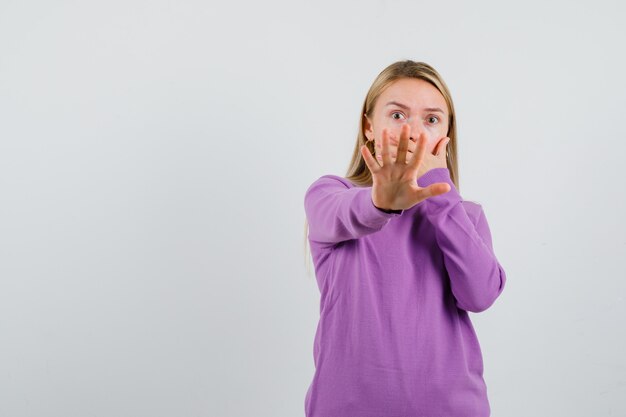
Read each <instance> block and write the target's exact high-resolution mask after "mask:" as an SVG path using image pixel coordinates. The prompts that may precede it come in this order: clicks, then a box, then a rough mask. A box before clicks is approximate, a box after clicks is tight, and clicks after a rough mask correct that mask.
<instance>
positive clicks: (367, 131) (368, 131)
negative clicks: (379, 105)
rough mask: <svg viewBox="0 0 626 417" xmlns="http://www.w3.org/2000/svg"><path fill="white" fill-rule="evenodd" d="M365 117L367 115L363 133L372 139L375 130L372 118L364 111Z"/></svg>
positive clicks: (368, 138)
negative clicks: (373, 129)
mask: <svg viewBox="0 0 626 417" xmlns="http://www.w3.org/2000/svg"><path fill="white" fill-rule="evenodd" d="M363 117H365V122H364V123H363V133H364V134H365V137H366V138H367V140H372V135H373V133H374V132H373V131H372V123H371V122H370V119H369V118H368V117H367V114H365V113H363Z"/></svg>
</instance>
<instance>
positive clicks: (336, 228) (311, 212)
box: [304, 175, 404, 245]
mask: <svg viewBox="0 0 626 417" xmlns="http://www.w3.org/2000/svg"><path fill="white" fill-rule="evenodd" d="M304 209H305V212H306V217H307V221H308V223H309V240H311V241H314V242H317V243H322V244H330V245H332V244H335V243H338V242H341V241H345V240H349V239H358V238H360V237H362V236H365V235H368V234H370V233H374V232H377V231H379V230H381V229H382V228H383V226H385V225H386V224H387V223H388V222H389V220H390V219H392V218H394V217H398V216H401V215H402V213H403V212H404V210H396V211H390V212H387V211H383V210H382V209H379V208H378V207H376V206H375V205H374V203H373V201H372V187H349V186H348V185H346V184H345V183H344V182H342V181H340V180H339V179H338V178H334V177H333V176H327V175H325V176H322V177H320V178H319V179H318V180H316V181H315V182H314V183H313V184H312V185H311V186H310V187H309V188H308V190H307V191H306V193H305V196H304Z"/></svg>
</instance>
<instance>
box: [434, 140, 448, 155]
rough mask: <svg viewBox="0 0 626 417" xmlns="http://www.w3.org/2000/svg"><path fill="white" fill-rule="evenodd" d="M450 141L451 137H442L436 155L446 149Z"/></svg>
mask: <svg viewBox="0 0 626 417" xmlns="http://www.w3.org/2000/svg"><path fill="white" fill-rule="evenodd" d="M448 142H450V138H449V137H445V138H443V139H441V140H440V141H439V143H438V144H437V152H436V153H435V155H439V154H440V153H441V151H442V150H445V149H446V146H447V145H448Z"/></svg>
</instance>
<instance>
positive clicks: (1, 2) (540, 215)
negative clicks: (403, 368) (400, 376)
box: [0, 0, 626, 417]
mask: <svg viewBox="0 0 626 417" xmlns="http://www.w3.org/2000/svg"><path fill="white" fill-rule="evenodd" d="M625 11H626V6H624V3H623V2H618V1H565V0H562V1H541V2H540V1H537V0H532V1H523V2H500V1H495V0H494V1H473V2H461V1H458V2H449V1H437V2H424V1H391V0H380V1H371V0H362V1H343V2H340V1H332V2H331V1H316V2H312V1H307V2H298V1H286V0H285V1H269V2H255V1H246V2H228V3H227V2H220V3H217V2H212V1H209V2H203V1H164V0H150V1H148V0H145V1H138V0H124V1H120V0H115V1H87V2H79V1H17V0H16V1H9V0H0V416H2V417H5V416H6V417H26V416H33V417H34V416H37V417H40V416H55V417H56V416H58V417H68V416H76V417H84V416H94V417H100V416H102V417H104V416H133V417H135V416H150V417H161V416H163V417H165V416H176V417H186V416H189V417H191V416H207V417H208V416H211V417H214V416H215V417H231V416H232V417H243V416H251V417H259V416H268V417H283V416H284V417H292V416H303V415H304V397H305V393H306V390H307V388H308V385H309V383H310V381H311V379H312V377H313V370H314V368H313V366H314V365H313V338H314V334H315V330H316V326H317V320H318V318H319V290H318V288H317V284H316V282H315V277H314V275H313V272H312V271H311V272H310V273H307V270H306V267H305V257H304V252H303V250H304V248H303V244H304V229H303V228H304V219H305V214H304V205H303V204H304V203H303V198H304V193H305V191H306V189H307V187H308V186H309V185H310V184H311V183H312V182H313V181H314V180H315V179H317V178H318V177H320V176H321V175H324V174H336V175H342V176H343V175H345V173H346V169H347V167H348V162H349V160H350V157H351V154H352V150H353V148H354V144H355V140H356V133H357V126H358V122H359V113H360V109H361V105H362V102H363V99H364V98H365V94H366V92H367V89H368V88H369V86H370V84H371V82H372V81H373V80H374V78H375V77H376V75H378V73H379V72H380V71H381V70H382V69H383V68H385V67H386V66H387V65H389V64H391V63H392V62H395V61H397V60H403V59H412V60H415V61H424V62H427V63H429V64H431V65H433V66H434V67H435V68H436V69H437V70H438V71H439V72H440V73H441V75H442V76H443V78H444V80H445V81H446V83H447V84H448V86H449V87H450V90H451V92H452V96H453V100H454V103H455V105H456V110H457V114H458V133H459V138H458V139H459V158H460V191H461V195H462V196H463V197H464V198H465V199H468V200H474V201H478V202H480V203H481V204H482V205H483V208H484V210H485V213H486V215H487V219H488V221H489V224H490V228H491V232H492V236H493V243H494V249H495V252H496V255H497V256H498V259H499V261H500V262H501V264H502V265H503V267H504V269H505V270H506V272H507V279H508V281H507V286H506V288H505V290H504V292H503V294H502V295H501V296H500V298H499V299H498V300H497V301H496V303H495V304H494V305H493V306H492V307H491V308H490V309H488V310H486V311H485V312H483V313H478V314H474V313H471V314H470V317H471V319H472V321H473V323H474V325H475V328H476V331H477V333H478V337H479V340H480V343H481V349H482V352H483V357H484V362H485V374H484V377H485V381H486V383H487V387H488V395H489V399H490V404H491V408H492V415H493V416H494V417H526V416H534V417H543V416H546V417H552V416H570V417H578V416H580V417H583V416H584V417H587V416H591V415H593V416H596V417H600V416H624V415H626V400H625V399H626V357H625V355H624V352H626V323H625V318H626V300H625V297H626V296H625V293H626V273H625V272H624V266H623V262H624V259H625V258H626V221H625V220H624V213H625V212H626V207H625V192H624V186H623V182H624V178H625V175H624V163H623V158H624V153H625V152H626V145H625V140H626V128H625V126H624V124H623V117H624V114H625V112H626V94H625V93H626V81H625V78H624V74H625V73H626V58H625V54H624V45H623V43H624V42H623V41H624V39H626V26H625V25H624V20H625V17H626V13H625Z"/></svg>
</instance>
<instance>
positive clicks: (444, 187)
mask: <svg viewBox="0 0 626 417" xmlns="http://www.w3.org/2000/svg"><path fill="white" fill-rule="evenodd" d="M451 189H452V188H451V187H450V184H448V183H447V182H437V183H435V184H430V185H429V186H428V187H424V188H420V189H418V190H417V191H416V192H415V194H416V195H417V202H418V203H419V202H420V201H423V200H426V199H427V198H430V197H435V196H438V195H440V194H445V193H447V192H448V191H450V190H451Z"/></svg>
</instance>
